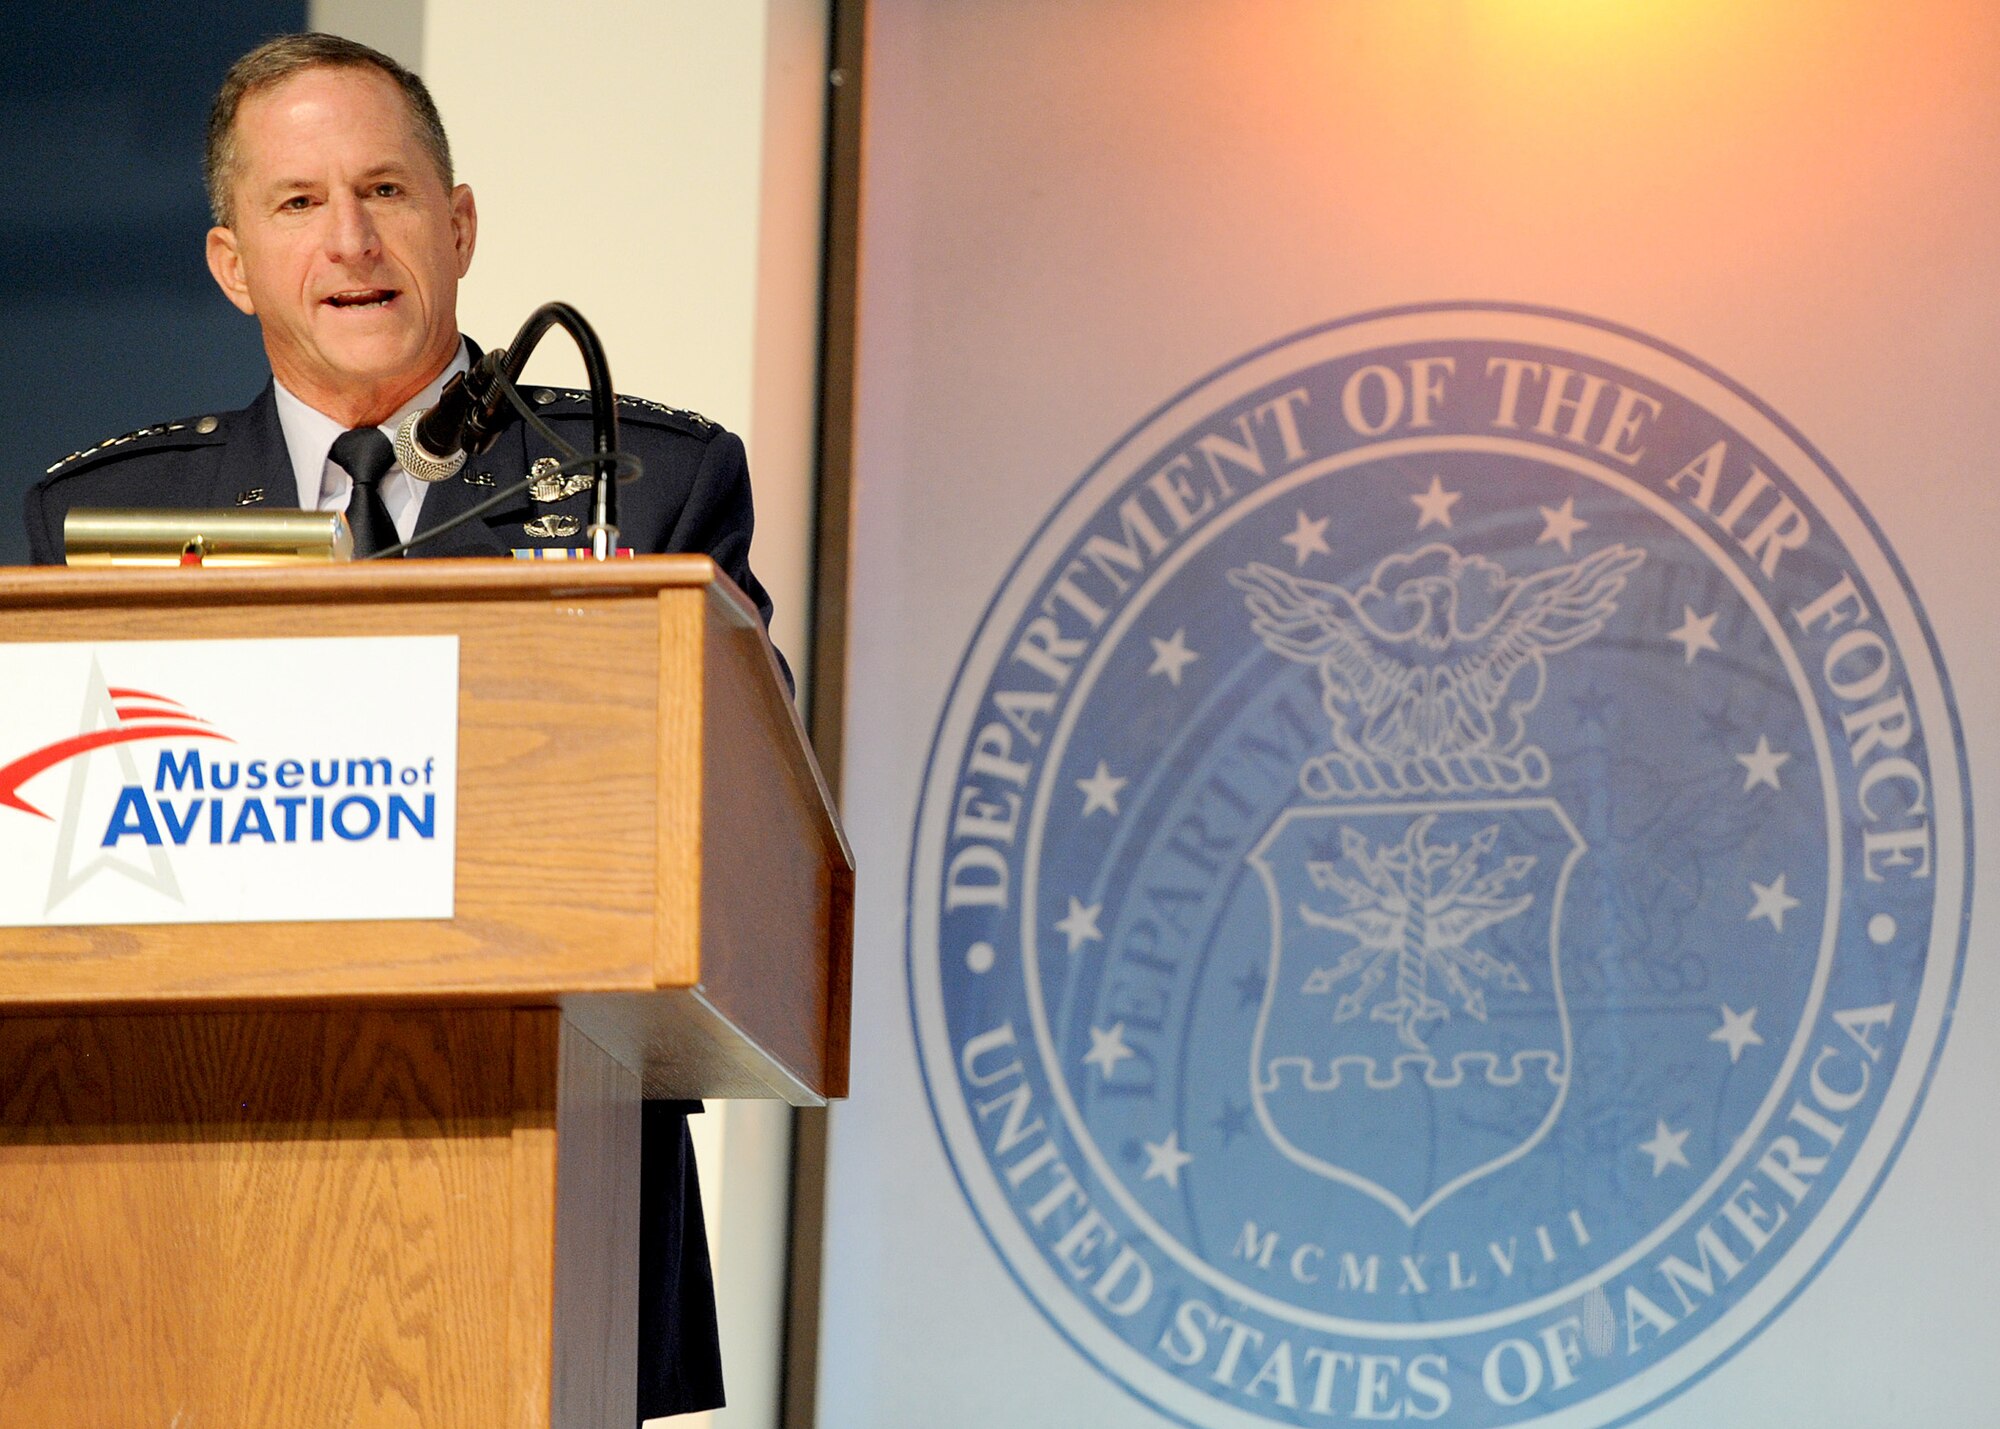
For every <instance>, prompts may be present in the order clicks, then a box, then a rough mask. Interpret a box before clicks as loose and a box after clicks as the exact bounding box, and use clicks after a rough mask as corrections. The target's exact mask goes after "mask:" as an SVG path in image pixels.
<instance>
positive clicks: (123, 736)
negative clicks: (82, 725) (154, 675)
mask: <svg viewBox="0 0 2000 1429" xmlns="http://www.w3.org/2000/svg"><path fill="white" fill-rule="evenodd" d="M115 693H123V694H133V695H137V694H138V693H139V692H138V691H136V690H131V691H119V692H115ZM147 698H154V699H157V698H158V696H148V697H147ZM168 703H171V701H169V702H168ZM163 717H164V718H167V719H182V718H187V716H175V715H164V716H163ZM135 739H222V740H229V736H228V735H226V734H220V733H218V732H217V731H215V730H212V729H191V728H189V727H188V726H187V725H184V724H128V725H120V726H119V727H117V728H115V729H94V730H92V731H90V732H89V733H88V734H77V735H72V736H70V737H69V738H68V739H61V740H57V741H56V742H55V743H54V744H50V745H45V746H43V747H42V748H40V749H37V750H35V751H34V752H33V753H30V754H24V755H22V756H21V757H20V758H19V759H17V760H15V761H14V762H13V763H12V764H9V765H6V766H4V767H0V808H5V809H19V810H20V811H21V812H22V813H24V814H33V815H34V816H35V817H36V818H38V819H46V818H48V817H49V816H48V815H47V814H45V813H43V812H42V811H41V810H40V809H38V808H36V807H35V806H34V805H33V804H30V803H29V802H28V801H27V800H26V799H23V798H22V797H21V794H20V789H21V786H22V785H23V784H25V783H27V782H28V781H29V780H30V779H32V778H34V777H35V776H36V775H37V774H40V773H42V772H44V771H45V770H47V769H50V768H52V767H54V766H55V765H58V764H60V763H62V762H63V761H64V760H65V759H74V758H75V757H76V756H77V755H79V754H88V753H89V752H90V751H91V750H93V749H103V748H104V747H105V746H107V745H112V744H129V743H131V742H132V741H133V740H135ZM229 742H230V743H232V744H233V743H235V741H234V740H229Z"/></svg>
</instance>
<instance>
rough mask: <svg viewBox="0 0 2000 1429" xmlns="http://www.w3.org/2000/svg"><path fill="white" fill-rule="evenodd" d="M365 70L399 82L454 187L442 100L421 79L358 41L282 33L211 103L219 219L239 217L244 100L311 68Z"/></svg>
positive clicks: (208, 159) (242, 64)
mask: <svg viewBox="0 0 2000 1429" xmlns="http://www.w3.org/2000/svg"><path fill="white" fill-rule="evenodd" d="M364 68H368V69H378V70H380V71H382V73H383V74H386V75H387V76H389V78H391V79H393V80H394V81H396V85H397V87H398V88H400V89H401V90H402V91H403V98H404V99H405V100H407V101H408V102H409V106H410V119H411V122H412V123H413V124H414V125H415V126H416V131H417V138H418V139H419V140H420V141H422V143H423V146H424V149H425V151H426V152H428V153H429V154H430V157H431V163H432V164H433V165H434V166H436V168H437V172H438V177H439V178H440V179H442V180H444V186H445V188H446V190H447V191H448V190H449V189H450V188H451V184H452V174H451V140H449V139H447V138H446V137H445V132H444V120H442V119H440V118H439V117H438V110H437V103H436V102H435V101H434V100H433V99H432V98H431V92H430V91H429V90H428V89H426V88H425V87H424V82H423V81H422V80H421V79H419V78H417V76H416V75H415V74H413V73H411V72H410V71H409V70H407V69H404V68H403V67H402V66H401V65H399V64H397V63H396V62H395V61H394V60H392V59H390V58H389V57H388V56H387V55H385V54H383V53H382V52H381V51H380V50H376V49H370V48H369V47H368V46H367V45H364V44H361V43H360V42H359V41H356V40H348V39H342V38H341V37H340V36H339V35H323V34H318V33H311V34H304V35H280V36H279V37H278V38H277V39H275V40H266V41H265V42H264V43H263V44H261V45H259V46H257V48H256V49H254V50H252V51H250V53H249V54H247V55H245V56H243V58H242V59H240V60H238V61H237V62H236V63H235V64H233V65H231V66H230V67H229V73H228V74H227V75H225V76H223V80H222V88H221V89H219V90H217V91H216V93H215V103H214V104H212V105H210V106H209V111H208V144H207V147H206V149H205V150H204V152H203V154H202V165H201V169H202V181H203V182H204V183H206V184H207V185H208V208H209V212H210V213H212V214H214V215H215V221H216V222H217V223H219V224H221V225H222V226H223V227H225V228H227V227H229V226H230V225H231V223H232V222H233V221H234V219H235V216H236V215H235V213H234V211H233V210H234V203H233V201H232V199H231V197H230V192H229V187H230V184H231V183H232V182H234V180H235V178H236V163H237V152H236V111H237V110H238V109H240V108H241V107H242V105H243V101H244V100H246V99H248V98H249V97H250V96H251V95H253V94H259V93H262V92H263V91H264V90H267V89H270V88H272V87H273V86H275V85H278V84H282V83H283V82H284V81H286V80H288V79H290V78H291V77H292V76H293V75H295V74H300V73H302V72H304V71H305V70H309V69H364Z"/></svg>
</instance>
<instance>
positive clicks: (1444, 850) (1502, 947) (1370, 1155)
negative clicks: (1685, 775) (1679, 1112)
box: [1250, 800, 1584, 1225]
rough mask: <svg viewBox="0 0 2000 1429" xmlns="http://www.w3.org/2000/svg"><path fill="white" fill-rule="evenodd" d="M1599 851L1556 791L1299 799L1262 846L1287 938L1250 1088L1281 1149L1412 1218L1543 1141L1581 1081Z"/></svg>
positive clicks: (1256, 858)
mask: <svg viewBox="0 0 2000 1429" xmlns="http://www.w3.org/2000/svg"><path fill="white" fill-rule="evenodd" d="M1583 852H1584V846H1583V840H1582V839H1581V838H1580V837H1579V836H1578V834H1577V832H1576V830H1575V828H1574V826H1573V825H1572V824H1571V823H1570V821H1569V819H1568V818H1567V817H1566V816H1564V814H1563V812H1562V810H1561V809H1560V808H1558V807H1557V806H1556V805H1555V804H1554V803H1553V802H1552V801H1549V800H1520V801H1511V802H1500V803H1493V804H1425V805H1418V806H1414V807H1412V808H1408V809H1402V808H1396V807H1393V806H1387V807H1385V806H1379V805H1378V806H1373V807H1369V806H1362V807H1354V808H1342V807H1338V806H1328V807H1312V806H1302V807H1298V808H1293V809H1288V810H1286V812H1285V813H1284V815H1283V816H1282V817H1280V819H1279V820H1278V822H1277V823H1276V824H1275V825H1273V826H1272V829H1271V832H1270V834H1269V835H1268V836H1267V837H1266V838H1265V840H1264V841H1263V843H1261V844H1259V845H1258V847H1257V849H1256V851H1255V852H1254V853H1253V854H1252V855H1251V863H1252V864H1253V865H1254V866H1255V868H1256V870H1257V872H1258V874H1259V875H1260V876H1261V877H1262V878H1263V880H1264V883H1265V887H1266V889H1267V891H1268V892H1269V894H1270V897H1271V926H1272V937H1271V974H1270V977H1269V979H1268V980H1267V982H1266V986H1265V993H1264V1005H1263V1008H1262V1009H1261V1011H1260V1013H1259V1015H1258V1019H1257V1031H1256V1038H1255V1041H1254V1043H1253V1045H1252V1050H1251V1058H1250V1093H1251V1096H1252V1098H1253V1101H1254V1104H1255V1106H1256V1108H1257V1118H1258V1121H1259V1123H1260V1124H1261V1126H1262V1127H1263V1130H1264V1134H1265V1135H1266V1136H1268V1137H1270V1138H1271V1141H1272V1143H1273V1144H1274V1145H1275V1146H1276V1147H1277V1148H1278V1149H1279V1151H1280V1152H1282V1153H1283V1154H1284V1155H1285V1156H1286V1157H1287V1158H1289V1159H1290V1160H1291V1161H1293V1162H1294V1163H1296V1164H1297V1165H1299V1166H1302V1167H1304V1168H1306V1169H1308V1170H1311V1171H1314V1172H1316V1173H1318V1174H1319V1175H1322V1176H1325V1177H1327V1178H1328V1179H1330V1180H1334V1181H1340V1182H1343V1183H1345V1184H1347V1185H1350V1186H1352V1187H1354V1188H1355V1189H1357V1190H1359V1191H1362V1192H1364V1193H1366V1194H1367V1195H1370V1196H1373V1197H1374V1198H1375V1199H1376V1200H1378V1201H1380V1202H1381V1203H1382V1204H1383V1205H1385V1206H1387V1207H1388V1208H1389V1209H1390V1210H1392V1211H1394V1212H1395V1213H1396V1214H1397V1215H1399V1216H1401V1217H1402V1218H1403V1219H1404V1220H1405V1221H1407V1222H1409V1223H1411V1224H1412V1225H1414V1224H1415V1223H1416V1222H1417V1221H1418V1220H1419V1219H1421V1218H1422V1217H1423V1215H1424V1214H1425V1212H1427V1211H1429V1210H1430V1209H1431V1208H1432V1207H1434V1206H1436V1205H1437V1204H1438V1203H1439V1202H1441V1201H1442V1200H1444V1198H1445V1197H1447V1196H1449V1195H1452V1194H1453V1193H1454V1192H1457V1191H1460V1190H1462V1189H1464V1188H1465V1187H1466V1186H1469V1185H1471V1184H1472V1183H1473V1182H1475V1181H1477V1180H1478V1179H1479V1178H1480V1177H1482V1176H1485V1175H1486V1174H1488V1173H1489V1172H1492V1171H1495V1170H1498V1169H1499V1168H1500V1167H1502V1166H1505V1165H1506V1164H1507V1163H1509V1162H1510V1161H1513V1160H1515V1159H1517V1158H1519V1157H1520V1156H1522V1155H1525V1154H1526V1153H1527V1152H1528V1151H1530V1150H1531V1149H1533V1147H1534V1146H1535V1145H1536V1144H1537V1143H1538V1142H1539V1141H1541V1139H1542V1138H1543V1137H1544V1136H1546V1135H1547V1134H1548V1131H1549V1128H1550V1127H1551V1126H1552V1125H1553V1124H1554V1122H1555V1119H1556V1115H1557V1113H1558V1112H1559V1111H1560V1110H1561V1108H1562V1103H1563V1095H1564V1092H1565V1091H1566V1089H1567V1088H1568V1085H1569V1065H1570V1029H1569V1013H1568V1010H1567V1008H1566V1007H1565V1006H1564V1004H1563V986H1562V976H1561V967H1560V962H1559V956H1560V955H1559V948H1560V946H1561V944H1560V939H1559V931H1560V921H1561V915H1562V893H1563V886H1564V884H1565V883H1566V881H1567V879H1568V875H1569V872H1570V869H1571V868H1572V867H1573V866H1574V864H1575V862H1576V860H1577V858H1578V857H1580V856H1581V855H1582V854H1583ZM1550 872H1553V875H1554V876H1553V877H1551V876H1549V875H1550Z"/></svg>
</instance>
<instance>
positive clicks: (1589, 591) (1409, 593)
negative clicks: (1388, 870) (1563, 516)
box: [1229, 543, 1646, 798]
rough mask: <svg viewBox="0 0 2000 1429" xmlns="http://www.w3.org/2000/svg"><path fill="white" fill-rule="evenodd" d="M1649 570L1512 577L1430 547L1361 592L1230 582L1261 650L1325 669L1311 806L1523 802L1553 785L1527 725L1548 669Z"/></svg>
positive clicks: (1378, 573) (1381, 568)
mask: <svg viewBox="0 0 2000 1429" xmlns="http://www.w3.org/2000/svg"><path fill="white" fill-rule="evenodd" d="M1645 558H1646V556H1645V552H1644V551H1642V550H1639V549H1637V548H1636V547H1633V546H1627V545H1624V544H1618V545H1612V546H1607V547H1605V548H1604V549H1602V550H1599V551H1594V552H1592V553H1591V554H1590V555H1588V556H1585V557H1583V558H1582V559H1581V560H1578V561H1573V562H1570V563H1569V564H1567V565H1562V566H1556V567H1554V568H1552V569H1550V570H1546V571H1541V572H1538V573H1537V574H1535V575H1531V576H1521V577H1512V576H1509V575H1508V574H1507V572H1506V569H1505V568H1504V567H1502V566H1501V565H1500V564H1498V563H1497V562H1495V561H1491V560H1488V559H1487V558H1486V557H1484V556H1478V555H1472V556H1466V555H1461V554H1460V553H1459V552H1458V551H1457V550H1455V549H1454V548H1453V547H1451V546H1448V545H1444V544H1441V543H1434V544H1431V545H1427V546H1423V547H1420V548H1419V549H1417V550H1416V551H1414V552H1412V553H1410V554H1408V555H1402V554H1397V555H1392V556H1388V557H1385V558H1384V559H1383V560H1382V561H1381V562H1380V563H1379V564H1378V565H1377V566H1376V567H1375V570H1374V572H1373V573H1372V574H1371V575H1370V576H1369V578H1368V580H1367V582H1366V583H1365V584H1363V585H1362V586H1360V587H1359V588H1357V589H1355V590H1353V591H1349V590H1347V589H1345V588H1344V587H1342V586H1339V585H1334V584H1331V583H1329V582H1325V581H1315V580H1307V579H1305V578H1303V577H1300V576H1294V575H1289V574H1287V573H1286V572H1284V571H1281V570H1278V569H1277V568H1276V567H1273V566H1268V565H1265V564H1263V563H1262V562H1255V563H1252V564H1251V565H1249V566H1246V567H1244V568H1242V569H1241V570H1235V571H1231V572H1230V573H1229V580H1230V583H1231V584H1232V585H1234V586H1235V587H1236V588H1237V589H1238V590H1241V591H1242V592H1243V593H1244V602H1245V604H1247V605H1248V606H1249V609H1250V614H1251V617H1252V624H1253V626H1254V628H1255V630H1256V632H1257V634H1258V636H1259V637H1260V638H1261V639H1262V640H1263V642H1264V644H1265V646H1266V647H1268V648H1269V649H1270V650H1272V651H1273V652H1275V653H1276V654H1279V655H1282V656H1284V657H1285V658H1286V659H1288V660H1296V661H1298V662H1299V663H1300V664H1304V665H1313V666H1316V667H1317V668H1318V670H1319V676H1320V683H1321V685H1322V687H1323V688H1322V694H1321V704H1322V705H1323V706H1324V708H1325V710H1326V714H1327V717H1328V719H1329V720H1331V722H1332V725H1333V751H1332V753H1330V754H1327V755H1323V756H1321V757H1319V758H1318V759H1315V760H1313V761H1311V762H1310V763H1309V764H1308V765H1307V766H1306V768H1305V769H1304V770H1303V771H1302V772H1301V774H1300V782H1301V784H1302V785H1303V787H1304V788H1305V790H1306V792H1307V793H1308V794H1311V795H1313V796H1314V797H1316V798H1332V797H1335V796H1339V795H1353V794H1410V793H1455V792H1467V791H1470V790H1475V789H1481V790H1522V789H1530V788H1540V787H1543V786H1545V785H1546V784H1547V783H1548V778H1549V768H1548V759H1547V757H1546V756H1545V755H1544V754H1543V753H1542V751H1541V750H1540V749H1538V748H1536V747H1535V746H1533V745H1530V744H1527V743H1526V726H1525V723H1524V721H1525V718H1526V716H1527V714H1528V713H1529V712H1530V711H1531V710H1533V709H1534V707H1535V706H1536V704H1537V703H1539V702H1540V700H1541V697H1542V691H1543V688H1544V684H1545V682H1546V679H1547V660H1548V657H1549V656H1551V655H1554V654H1558V653H1560V652H1562V651H1564V650H1569V649H1572V648H1574V647H1575V646H1578V645H1581V644H1582V643H1583V642H1584V641H1586V640H1588V639H1590V638H1591V637H1592V636H1593V635H1595V634H1597V632H1598V631H1600V630H1602V629H1603V628H1604V623H1605V621H1606V620H1607V619H1609V618H1610V616H1611V614H1612V612H1613V611H1614V610H1616V608H1617V601H1618V596H1619V593H1620V592H1621V591H1623V590H1624V588H1625V582H1626V579H1627V577H1629V576H1630V575H1631V573H1632V572H1633V571H1634V570H1636V569H1637V568H1638V566H1639V564H1640V563H1641V562H1642V561H1644V560H1645Z"/></svg>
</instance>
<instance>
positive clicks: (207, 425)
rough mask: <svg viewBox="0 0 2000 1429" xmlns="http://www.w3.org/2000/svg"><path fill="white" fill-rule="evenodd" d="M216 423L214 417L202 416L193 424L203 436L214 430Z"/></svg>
mask: <svg viewBox="0 0 2000 1429" xmlns="http://www.w3.org/2000/svg"><path fill="white" fill-rule="evenodd" d="M218 425H219V423H217V421H216V420H215V418H213V417H203V418H202V419H201V420H200V421H199V422H196V423H195V424H194V429H195V430H196V431H197V432H200V433H201V434H202V435H203V436H204V437H205V436H207V435H208V434H209V433H210V432H212V431H214V430H215V429H216V427H217V426H218Z"/></svg>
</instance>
